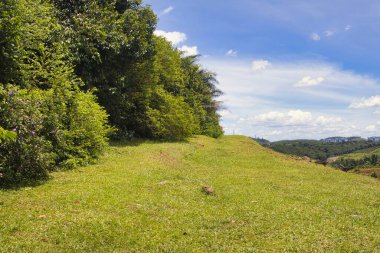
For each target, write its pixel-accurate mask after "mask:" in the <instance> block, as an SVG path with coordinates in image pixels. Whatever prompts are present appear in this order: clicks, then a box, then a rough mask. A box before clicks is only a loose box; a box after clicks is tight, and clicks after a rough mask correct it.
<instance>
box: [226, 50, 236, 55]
mask: <svg viewBox="0 0 380 253" xmlns="http://www.w3.org/2000/svg"><path fill="white" fill-rule="evenodd" d="M237 53H238V52H237V51H236V50H233V49H230V50H228V51H227V53H226V55H227V56H231V57H235V56H237Z"/></svg>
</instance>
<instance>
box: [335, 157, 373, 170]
mask: <svg viewBox="0 0 380 253" xmlns="http://www.w3.org/2000/svg"><path fill="white" fill-rule="evenodd" d="M330 165H331V166H333V167H335V168H338V169H340V170H343V171H349V170H352V169H358V168H371V167H378V166H380V157H379V156H378V155H377V154H372V155H370V156H364V157H363V158H358V159H354V158H339V159H337V160H336V161H335V162H333V163H331V164H330Z"/></svg>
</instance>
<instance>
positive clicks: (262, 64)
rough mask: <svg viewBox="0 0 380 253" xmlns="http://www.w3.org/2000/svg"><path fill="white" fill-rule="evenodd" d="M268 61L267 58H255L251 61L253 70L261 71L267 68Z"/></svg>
mask: <svg viewBox="0 0 380 253" xmlns="http://www.w3.org/2000/svg"><path fill="white" fill-rule="evenodd" d="M270 65H271V64H270V62H269V61H267V60H257V61H253V62H252V69H253V71H255V72H256V71H262V70H265V69H267V68H268V67H269V66H270Z"/></svg>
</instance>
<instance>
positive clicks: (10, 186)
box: [0, 138, 189, 191]
mask: <svg viewBox="0 0 380 253" xmlns="http://www.w3.org/2000/svg"><path fill="white" fill-rule="evenodd" d="M165 143H189V140H188V139H186V140H172V141H170V140H151V139H137V138H136V139H127V140H111V141H110V142H109V145H110V147H138V146H140V145H142V144H165ZM96 163H97V162H95V163H94V164H96ZM89 165H90V164H89ZM80 167H86V166H80ZM80 167H78V168H74V169H64V170H59V171H69V170H75V169H79V168H80ZM50 179H52V177H51V176H48V177H46V178H43V179H38V180H19V181H9V182H8V181H2V180H1V179H0V190H5V191H17V190H20V189H22V188H27V187H37V186H40V185H43V184H45V183H46V182H47V181H49V180H50Z"/></svg>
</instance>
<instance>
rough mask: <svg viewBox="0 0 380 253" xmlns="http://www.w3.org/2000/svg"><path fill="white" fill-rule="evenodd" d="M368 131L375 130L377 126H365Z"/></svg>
mask: <svg viewBox="0 0 380 253" xmlns="http://www.w3.org/2000/svg"><path fill="white" fill-rule="evenodd" d="M365 130H366V131H368V132H375V131H376V130H377V127H376V126H375V125H369V126H367V127H366V128H365Z"/></svg>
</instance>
